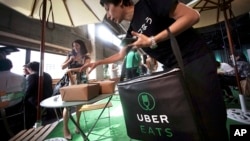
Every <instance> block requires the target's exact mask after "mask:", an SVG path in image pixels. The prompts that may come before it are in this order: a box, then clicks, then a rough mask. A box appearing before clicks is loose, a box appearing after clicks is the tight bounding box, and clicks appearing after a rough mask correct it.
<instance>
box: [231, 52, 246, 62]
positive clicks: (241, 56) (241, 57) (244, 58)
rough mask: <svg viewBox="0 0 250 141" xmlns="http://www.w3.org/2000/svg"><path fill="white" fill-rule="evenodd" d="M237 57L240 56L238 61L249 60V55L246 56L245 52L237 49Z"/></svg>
mask: <svg viewBox="0 0 250 141" xmlns="http://www.w3.org/2000/svg"><path fill="white" fill-rule="evenodd" d="M234 55H235V57H240V58H239V59H238V60H237V61H246V62H247V57H246V56H245V54H244V53H242V52H238V51H236V52H235V53H234Z"/></svg>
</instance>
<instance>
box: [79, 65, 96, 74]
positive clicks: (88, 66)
mask: <svg viewBox="0 0 250 141" xmlns="http://www.w3.org/2000/svg"><path fill="white" fill-rule="evenodd" d="M98 65H99V63H98V62H92V63H88V64H86V65H83V66H82V67H81V68H80V71H84V70H86V69H87V68H89V69H88V72H87V73H88V74H89V73H90V72H91V71H92V70H93V69H95V68H96V67H97V66H98Z"/></svg>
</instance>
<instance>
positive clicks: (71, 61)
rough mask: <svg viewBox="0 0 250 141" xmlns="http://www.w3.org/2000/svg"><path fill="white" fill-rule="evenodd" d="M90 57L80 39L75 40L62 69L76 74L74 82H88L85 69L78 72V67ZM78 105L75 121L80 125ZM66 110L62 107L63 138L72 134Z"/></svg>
mask: <svg viewBox="0 0 250 141" xmlns="http://www.w3.org/2000/svg"><path fill="white" fill-rule="evenodd" d="M90 60H91V59H90V57H89V53H88V50H87V48H86V45H85V43H84V42H83V41H82V40H75V41H74V42H73V43H72V51H71V52H70V53H69V55H68V56H67V58H66V60H65V61H64V63H63V64H62V69H66V68H68V70H67V72H71V74H73V75H74V76H76V77H75V78H76V84H83V83H87V82H88V77H87V76H88V75H87V73H86V69H85V70H83V71H81V72H80V67H82V66H84V65H86V64H88V63H90ZM71 83H72V82H71ZM78 109H80V106H77V107H76V123H77V124H78V125H79V127H80V122H79V120H80V116H81V113H80V112H79V111H78ZM68 121H69V116H68V110H67V109H66V108H64V110H63V134H64V138H66V139H68V140H71V139H72V136H71V133H70V131H69V127H68ZM75 133H79V130H78V129H77V128H76V129H75Z"/></svg>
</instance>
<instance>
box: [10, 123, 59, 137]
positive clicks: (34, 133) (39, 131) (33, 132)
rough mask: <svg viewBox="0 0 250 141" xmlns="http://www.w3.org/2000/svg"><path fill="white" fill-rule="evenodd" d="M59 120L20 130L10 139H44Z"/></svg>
mask: <svg viewBox="0 0 250 141" xmlns="http://www.w3.org/2000/svg"><path fill="white" fill-rule="evenodd" d="M58 123H59V122H54V123H52V124H47V125H45V126H40V127H38V128H31V129H25V130H22V131H20V132H19V133H18V134H16V135H15V136H14V137H12V138H11V139H9V141H44V139H45V138H46V137H47V136H48V135H49V133H51V131H52V130H53V129H54V128H55V127H56V126H57V124H58Z"/></svg>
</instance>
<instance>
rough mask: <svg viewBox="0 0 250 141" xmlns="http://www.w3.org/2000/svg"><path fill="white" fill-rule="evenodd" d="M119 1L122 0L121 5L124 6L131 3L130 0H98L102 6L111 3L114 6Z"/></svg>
mask: <svg viewBox="0 0 250 141" xmlns="http://www.w3.org/2000/svg"><path fill="white" fill-rule="evenodd" d="M121 1H122V5H124V6H130V5H132V4H133V1H132V0H100V4H101V5H102V6H104V4H108V3H112V4H114V5H115V6H117V5H118V4H119V3H121Z"/></svg>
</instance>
